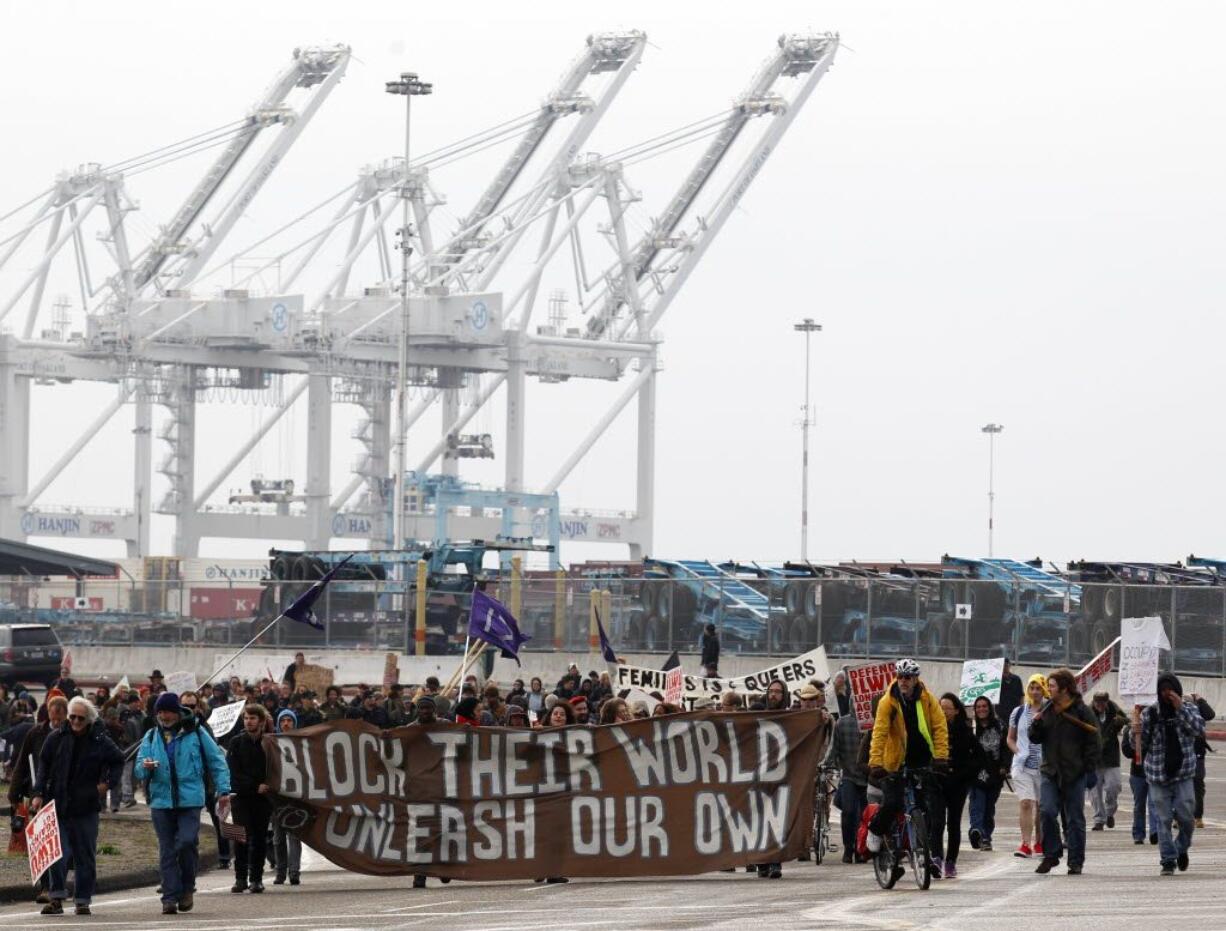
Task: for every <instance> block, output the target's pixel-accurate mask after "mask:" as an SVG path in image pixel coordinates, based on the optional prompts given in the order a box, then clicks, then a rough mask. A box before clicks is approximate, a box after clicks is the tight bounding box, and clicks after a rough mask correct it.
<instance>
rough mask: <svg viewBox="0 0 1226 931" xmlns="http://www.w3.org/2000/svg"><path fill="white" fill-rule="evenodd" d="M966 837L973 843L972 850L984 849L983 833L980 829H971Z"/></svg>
mask: <svg viewBox="0 0 1226 931" xmlns="http://www.w3.org/2000/svg"><path fill="white" fill-rule="evenodd" d="M966 837H967V839H968V840H969V841H970V842H971V849H972V850H980V849H981V848H982V847H983V832H982V831H980V830H979V828H971V829H970V830H969V831H967V832H966Z"/></svg>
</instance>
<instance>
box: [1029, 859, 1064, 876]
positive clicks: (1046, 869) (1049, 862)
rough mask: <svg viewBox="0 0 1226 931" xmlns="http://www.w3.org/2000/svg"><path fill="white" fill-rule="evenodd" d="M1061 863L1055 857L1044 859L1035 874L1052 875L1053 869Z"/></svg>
mask: <svg viewBox="0 0 1226 931" xmlns="http://www.w3.org/2000/svg"><path fill="white" fill-rule="evenodd" d="M1059 863H1060V861H1059V860H1057V859H1056V858H1055V857H1044V858H1043V862H1042V863H1040V864H1039V865H1038V866H1037V867H1036V868H1035V872H1036V873H1050V872H1051V871H1052V867H1054V866H1057V865H1059Z"/></svg>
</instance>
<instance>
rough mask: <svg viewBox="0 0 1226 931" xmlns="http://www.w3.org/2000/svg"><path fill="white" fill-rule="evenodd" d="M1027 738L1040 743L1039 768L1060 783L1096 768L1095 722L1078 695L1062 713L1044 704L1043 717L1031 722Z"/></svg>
mask: <svg viewBox="0 0 1226 931" xmlns="http://www.w3.org/2000/svg"><path fill="white" fill-rule="evenodd" d="M1030 742H1031V743H1037V744H1042V745H1043V763H1042V765H1041V766H1040V767H1039V770H1040V771H1041V772H1042V773H1043V774H1044V775H1046V776H1050V777H1051V778H1053V779H1055V780H1056V782H1057V783H1059V784H1061V785H1063V784H1065V783H1068V782H1072V781H1073V780H1075V779H1079V778H1081V777H1082V776H1084V775H1086V774H1087V773H1092V772H1094V770H1096V769H1098V760H1099V756H1100V753H1101V750H1100V747H1099V741H1098V725H1097V723H1095V721H1094V714H1093V713H1092V712H1091V711H1090V709H1089V708H1087V707H1086V705H1085V702H1083V701H1082V700H1081V699H1080V698H1078V699H1076V700H1074V701H1073V702H1072V703H1071V704H1070V705H1069V706H1068V707H1067V708H1065V709H1064V711H1063V713H1061V712H1059V711H1057V710H1056V706H1055V705H1054V704H1049V705H1047V708H1046V710H1045V711H1044V712H1043V715H1042V717H1040V718H1037V719H1036V720H1034V721H1033V722H1031V725H1030Z"/></svg>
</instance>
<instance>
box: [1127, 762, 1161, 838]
mask: <svg viewBox="0 0 1226 931" xmlns="http://www.w3.org/2000/svg"><path fill="white" fill-rule="evenodd" d="M1128 787H1129V788H1130V789H1132V839H1133V840H1137V841H1141V840H1145V834H1146V831H1145V813H1146V812H1149V832H1148V833H1150V834H1157V833H1158V816H1157V815H1156V814H1154V803H1153V801H1151V799H1150V797H1149V783H1148V782H1146V781H1145V777H1144V776H1129V777H1128Z"/></svg>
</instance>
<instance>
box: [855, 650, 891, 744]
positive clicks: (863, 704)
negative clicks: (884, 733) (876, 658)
mask: <svg viewBox="0 0 1226 931" xmlns="http://www.w3.org/2000/svg"><path fill="white" fill-rule="evenodd" d="M893 681H894V664H893V663H892V662H885V663H867V664H865V665H863V666H852V667H851V668H850V669H848V670H847V682H848V684H849V685H850V686H851V701H852V706H853V707H854V708H855V709H856V722H857V723H858V724H859V725H860V730H862V731H871V730H872V729H873V699H874V698H876V697H877V696H878V695H884V694H885V690H886V689H887V688H889V686H890V683H891V682H893Z"/></svg>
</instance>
